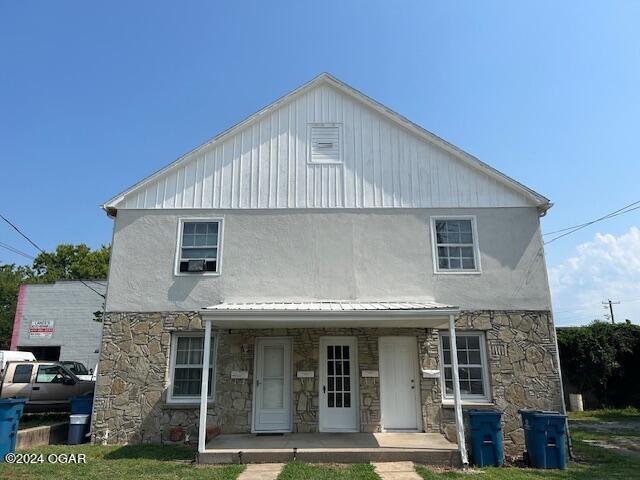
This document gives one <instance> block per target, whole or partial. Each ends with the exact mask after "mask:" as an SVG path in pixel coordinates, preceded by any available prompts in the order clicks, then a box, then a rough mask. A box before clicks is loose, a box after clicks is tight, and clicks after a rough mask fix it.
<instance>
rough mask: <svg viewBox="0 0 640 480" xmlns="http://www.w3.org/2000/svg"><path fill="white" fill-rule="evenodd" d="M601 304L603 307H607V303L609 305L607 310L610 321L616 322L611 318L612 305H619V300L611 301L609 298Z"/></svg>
mask: <svg viewBox="0 0 640 480" xmlns="http://www.w3.org/2000/svg"><path fill="white" fill-rule="evenodd" d="M602 305H604V308H605V309H606V308H607V305H609V312H610V313H611V323H616V322H615V319H614V318H613V306H614V305H620V302H612V301H611V299H609V300H607V301H606V302H602Z"/></svg>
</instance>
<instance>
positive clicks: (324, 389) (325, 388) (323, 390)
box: [322, 385, 327, 393]
mask: <svg viewBox="0 0 640 480" xmlns="http://www.w3.org/2000/svg"><path fill="white" fill-rule="evenodd" d="M322 393H327V387H326V386H325V385H322Z"/></svg>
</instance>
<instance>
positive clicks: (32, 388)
mask: <svg viewBox="0 0 640 480" xmlns="http://www.w3.org/2000/svg"><path fill="white" fill-rule="evenodd" d="M31 390H40V387H31Z"/></svg>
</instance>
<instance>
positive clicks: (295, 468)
mask: <svg viewBox="0 0 640 480" xmlns="http://www.w3.org/2000/svg"><path fill="white" fill-rule="evenodd" d="M378 478H379V477H378V475H377V474H376V473H375V472H374V471H373V466H371V465H366V464H363V465H331V466H327V465H312V464H308V463H298V462H292V463H289V464H288V465H287V466H285V467H284V470H282V473H280V476H279V477H278V480H316V479H317V480H338V479H353V480H377V479H378Z"/></svg>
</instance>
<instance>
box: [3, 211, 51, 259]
mask: <svg viewBox="0 0 640 480" xmlns="http://www.w3.org/2000/svg"><path fill="white" fill-rule="evenodd" d="M0 218H2V220H4V221H5V222H7V223H8V224H9V225H11V226H12V227H13V229H14V230H15V231H16V232H18V233H19V234H20V235H22V236H23V237H24V238H25V240H27V242H29V243H30V244H31V245H33V246H34V247H36V248H37V249H38V250H40V251H41V252H42V253H44V250H43V249H41V248H40V247H39V246H38V245H36V243H35V242H34V241H33V240H31V239H30V238H29V237H27V236H26V235H25V234H24V233H22V231H21V230H20V229H19V228H18V227H16V226H15V225H14V224H13V223H11V222H10V221H9V220H8V219H7V217H5V216H4V215H2V214H1V213H0Z"/></svg>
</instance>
